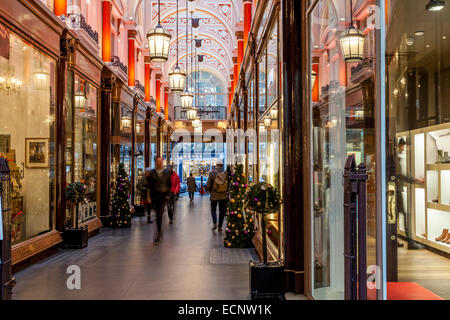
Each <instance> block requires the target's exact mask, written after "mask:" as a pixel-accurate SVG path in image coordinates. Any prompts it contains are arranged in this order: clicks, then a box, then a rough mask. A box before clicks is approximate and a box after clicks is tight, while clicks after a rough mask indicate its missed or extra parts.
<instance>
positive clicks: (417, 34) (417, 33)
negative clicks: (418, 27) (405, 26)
mask: <svg viewBox="0 0 450 320" xmlns="http://www.w3.org/2000/svg"><path fill="white" fill-rule="evenodd" d="M424 34H425V32H424V31H416V32H415V33H414V35H415V36H417V37H421V36H423V35H424Z"/></svg>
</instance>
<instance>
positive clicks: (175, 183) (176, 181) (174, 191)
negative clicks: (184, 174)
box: [167, 166, 181, 224]
mask: <svg viewBox="0 0 450 320" xmlns="http://www.w3.org/2000/svg"><path fill="white" fill-rule="evenodd" d="M169 170H171V171H172V174H171V177H170V178H171V184H172V188H171V192H170V200H169V207H168V208H167V213H168V214H169V219H170V224H173V216H174V213H175V198H176V196H177V195H178V194H179V193H180V188H181V183H180V177H179V176H178V174H177V172H176V171H175V170H174V169H173V166H171V167H170V168H169Z"/></svg>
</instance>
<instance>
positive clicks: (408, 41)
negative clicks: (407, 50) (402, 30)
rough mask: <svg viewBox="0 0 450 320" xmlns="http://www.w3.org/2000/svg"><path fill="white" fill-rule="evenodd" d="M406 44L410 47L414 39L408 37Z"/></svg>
mask: <svg viewBox="0 0 450 320" xmlns="http://www.w3.org/2000/svg"><path fill="white" fill-rule="evenodd" d="M406 44H407V45H408V46H412V45H413V44H414V37H408V38H406Z"/></svg>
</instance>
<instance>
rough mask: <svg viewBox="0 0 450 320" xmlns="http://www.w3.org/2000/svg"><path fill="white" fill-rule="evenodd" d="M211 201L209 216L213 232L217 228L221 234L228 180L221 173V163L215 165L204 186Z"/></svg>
mask: <svg viewBox="0 0 450 320" xmlns="http://www.w3.org/2000/svg"><path fill="white" fill-rule="evenodd" d="M206 189H207V190H208V191H209V194H210V200H211V215H212V219H213V224H214V227H213V229H212V230H213V231H215V230H217V228H219V232H222V226H223V222H224V220H225V215H226V211H227V202H228V178H227V174H226V173H225V172H224V171H223V163H221V162H220V163H217V165H216V169H215V170H213V171H212V172H211V174H210V175H209V178H208V182H207V184H206ZM217 205H219V221H218V222H217Z"/></svg>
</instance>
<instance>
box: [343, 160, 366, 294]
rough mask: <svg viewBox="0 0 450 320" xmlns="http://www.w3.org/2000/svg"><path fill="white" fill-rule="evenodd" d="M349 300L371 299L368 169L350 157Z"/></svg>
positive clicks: (346, 233) (347, 198)
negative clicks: (368, 261)
mask: <svg viewBox="0 0 450 320" xmlns="http://www.w3.org/2000/svg"><path fill="white" fill-rule="evenodd" d="M344 188H345V190H344V192H345V194H344V257H345V299H346V300H358V299H359V300H367V235H366V233H367V227H366V223H367V219H366V207H367V199H366V198H367V196H366V192H367V190H366V189H367V171H366V165H365V164H364V163H362V164H360V165H359V166H358V169H357V168H356V161H355V156H354V155H351V156H349V157H348V159H347V162H346V165H345V171H344Z"/></svg>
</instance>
